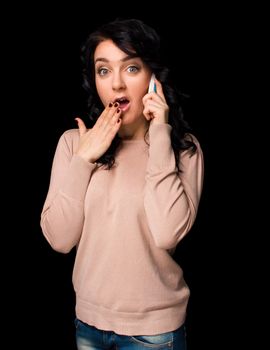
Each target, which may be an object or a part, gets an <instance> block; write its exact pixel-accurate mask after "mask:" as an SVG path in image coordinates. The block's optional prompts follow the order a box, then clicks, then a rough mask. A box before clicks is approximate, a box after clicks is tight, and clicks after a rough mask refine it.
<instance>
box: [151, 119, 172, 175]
mask: <svg viewBox="0 0 270 350" xmlns="http://www.w3.org/2000/svg"><path fill="white" fill-rule="evenodd" d="M171 131H172V127H171V125H170V124H151V125H150V128H149V142H150V147H149V167H150V168H158V169H164V168H168V167H171V166H173V167H175V158H174V153H173V149H172V145H171Z"/></svg>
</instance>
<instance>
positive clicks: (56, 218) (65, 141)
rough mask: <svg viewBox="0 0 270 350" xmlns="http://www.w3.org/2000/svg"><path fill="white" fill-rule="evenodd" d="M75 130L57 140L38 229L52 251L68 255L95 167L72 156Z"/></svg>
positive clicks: (76, 236) (81, 220)
mask: <svg viewBox="0 0 270 350" xmlns="http://www.w3.org/2000/svg"><path fill="white" fill-rule="evenodd" d="M78 140H79V135H78V131H77V130H69V131H67V132H65V133H64V134H63V135H62V136H61V137H60V139H59V142H58V145H57V148H56V152H55V155H54V159H53V165H52V171H51V179H50V186H49V190H48V194H47V197H46V200H45V203H44V206H43V210H42V213H41V228H42V231H43V234H44V236H45V237H46V239H47V240H48V242H49V244H50V245H51V246H52V248H53V249H55V250H56V251H59V252H62V253H68V252H69V251H70V250H71V249H72V248H73V247H74V246H75V245H76V244H77V243H78V241H79V239H80V236H81V233H82V228H83V223H84V198H85V194H86V191H87V188H88V184H89V181H90V177H91V174H92V172H93V170H94V169H95V167H96V165H95V164H91V163H88V162H86V161H85V160H83V159H82V158H80V157H79V156H77V155H74V152H73V149H74V145H75V144H76V142H78Z"/></svg>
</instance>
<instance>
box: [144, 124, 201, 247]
mask: <svg viewBox="0 0 270 350" xmlns="http://www.w3.org/2000/svg"><path fill="white" fill-rule="evenodd" d="M170 132H171V126H170V125H169V124H151V126H150V129H149V138H150V148H149V162H148V167H147V175H146V188H145V198H144V205H145V211H146V215H147V219H148V224H149V227H150V230H151V233H152V235H153V238H154V241H155V243H156V245H157V246H158V247H159V248H163V249H172V248H175V247H176V245H177V244H178V242H179V241H180V240H181V239H182V238H183V237H184V236H185V235H186V233H187V232H188V231H189V230H190V229H191V227H192V225H193V223H194V221H195V217H196V214H197V209H198V205H199V200H200V196H201V191H202V185H203V154H202V151H201V148H200V145H199V143H198V141H197V140H196V139H195V138H194V137H193V139H194V142H195V143H196V145H197V151H196V153H195V154H194V155H192V156H191V153H190V152H189V151H184V152H183V153H182V154H181V157H180V162H181V163H180V168H181V169H182V172H181V173H180V174H179V173H178V171H177V168H176V164H175V157H174V153H173V149H172V147H171V139H170Z"/></svg>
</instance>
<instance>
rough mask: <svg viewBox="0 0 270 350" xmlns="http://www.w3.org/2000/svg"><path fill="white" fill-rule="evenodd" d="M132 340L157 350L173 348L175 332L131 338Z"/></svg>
mask: <svg viewBox="0 0 270 350" xmlns="http://www.w3.org/2000/svg"><path fill="white" fill-rule="evenodd" d="M131 339H132V341H134V342H135V343H137V344H141V345H144V346H145V347H148V348H152V349H153V348H154V349H155V348H160V347H162V346H171V345H172V343H173V332H167V333H161V334H157V335H137V336H133V337H131Z"/></svg>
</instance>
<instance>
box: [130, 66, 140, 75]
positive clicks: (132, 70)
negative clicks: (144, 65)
mask: <svg viewBox="0 0 270 350" xmlns="http://www.w3.org/2000/svg"><path fill="white" fill-rule="evenodd" d="M127 71H128V72H129V73H136V72H138V71H139V68H138V67H136V66H129V67H128V68H127Z"/></svg>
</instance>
